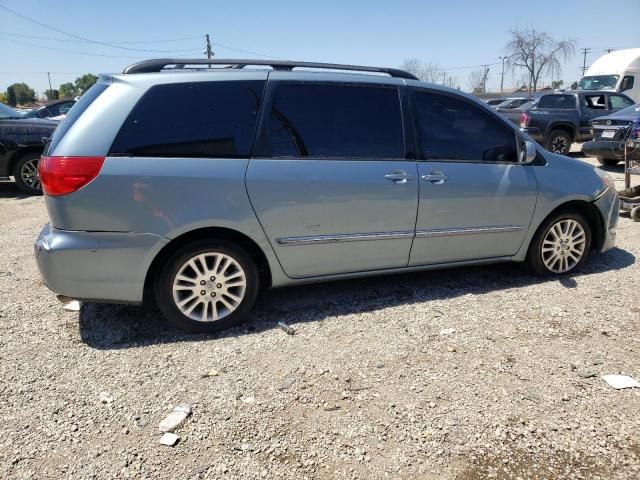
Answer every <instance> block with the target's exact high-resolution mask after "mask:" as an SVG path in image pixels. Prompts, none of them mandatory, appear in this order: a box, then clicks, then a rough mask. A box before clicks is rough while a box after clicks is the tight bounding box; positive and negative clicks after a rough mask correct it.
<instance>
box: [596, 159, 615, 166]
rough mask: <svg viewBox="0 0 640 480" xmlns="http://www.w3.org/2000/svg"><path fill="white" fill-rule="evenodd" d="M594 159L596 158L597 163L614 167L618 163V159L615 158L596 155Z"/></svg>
mask: <svg viewBox="0 0 640 480" xmlns="http://www.w3.org/2000/svg"><path fill="white" fill-rule="evenodd" d="M596 159H597V160H598V163H599V164H600V165H603V166H606V167H615V166H616V165H618V163H620V160H616V159H615V158H602V157H596Z"/></svg>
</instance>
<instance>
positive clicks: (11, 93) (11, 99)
mask: <svg viewBox="0 0 640 480" xmlns="http://www.w3.org/2000/svg"><path fill="white" fill-rule="evenodd" d="M7 103H8V104H9V105H11V106H12V107H15V106H16V105H17V104H18V101H17V100H16V91H15V90H14V89H13V86H9V87H8V88H7Z"/></svg>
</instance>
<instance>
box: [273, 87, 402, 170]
mask: <svg viewBox="0 0 640 480" xmlns="http://www.w3.org/2000/svg"><path fill="white" fill-rule="evenodd" d="M267 143H268V149H269V154H270V155H271V156H273V157H316V158H402V157H404V142H403V134H402V117H401V114H400V100H399V97H398V90H397V88H396V87H392V88H385V87H378V86H376V87H372V86H356V85H326V84H281V85H278V86H277V87H276V92H275V96H274V99H273V105H272V108H271V112H270V114H269V118H268V122H267Z"/></svg>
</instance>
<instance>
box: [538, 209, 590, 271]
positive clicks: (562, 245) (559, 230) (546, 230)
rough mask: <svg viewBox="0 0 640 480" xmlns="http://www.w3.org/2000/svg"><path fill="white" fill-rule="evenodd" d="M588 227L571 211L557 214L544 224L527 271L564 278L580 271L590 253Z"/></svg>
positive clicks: (539, 229) (579, 215) (584, 220)
mask: <svg viewBox="0 0 640 480" xmlns="http://www.w3.org/2000/svg"><path fill="white" fill-rule="evenodd" d="M591 238H592V232H591V227H590V226H589V222H588V221H587V219H586V218H585V217H584V216H583V215H582V214H580V213H578V212H576V211H572V210H567V211H564V212H558V213H556V214H555V215H552V216H551V217H549V218H548V219H547V220H545V221H544V222H543V224H542V225H540V227H539V228H538V231H537V232H536V234H535V235H534V237H533V240H532V241H531V245H530V246H529V252H528V254H527V263H528V265H529V268H530V269H531V270H532V271H533V272H534V273H535V274H537V275H563V274H567V273H569V272H572V271H574V270H575V269H576V268H579V267H580V266H581V265H582V264H583V263H584V261H585V260H586V258H587V256H588V255H589V252H590V250H591Z"/></svg>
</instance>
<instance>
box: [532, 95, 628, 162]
mask: <svg viewBox="0 0 640 480" xmlns="http://www.w3.org/2000/svg"><path fill="white" fill-rule="evenodd" d="M630 105H633V100H631V99H630V98H629V97H627V96H626V95H624V94H622V93H615V92H603V91H583V90H580V91H565V92H563V93H551V94H548V95H542V96H541V97H540V100H538V104H537V105H536V106H535V107H533V108H531V109H529V110H527V111H526V112H523V113H522V114H521V115H520V127H521V129H522V130H523V131H525V132H527V133H528V134H529V135H531V137H532V138H534V139H535V140H537V141H538V142H540V144H541V145H542V146H544V148H546V149H547V150H548V151H550V152H553V153H559V154H561V155H565V154H567V153H568V152H569V149H570V148H571V144H572V143H573V142H585V141H587V140H591V125H590V122H591V120H593V119H594V118H595V117H599V116H602V115H607V114H608V113H612V112H616V111H618V110H621V109H623V108H625V107H628V106H630Z"/></svg>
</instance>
